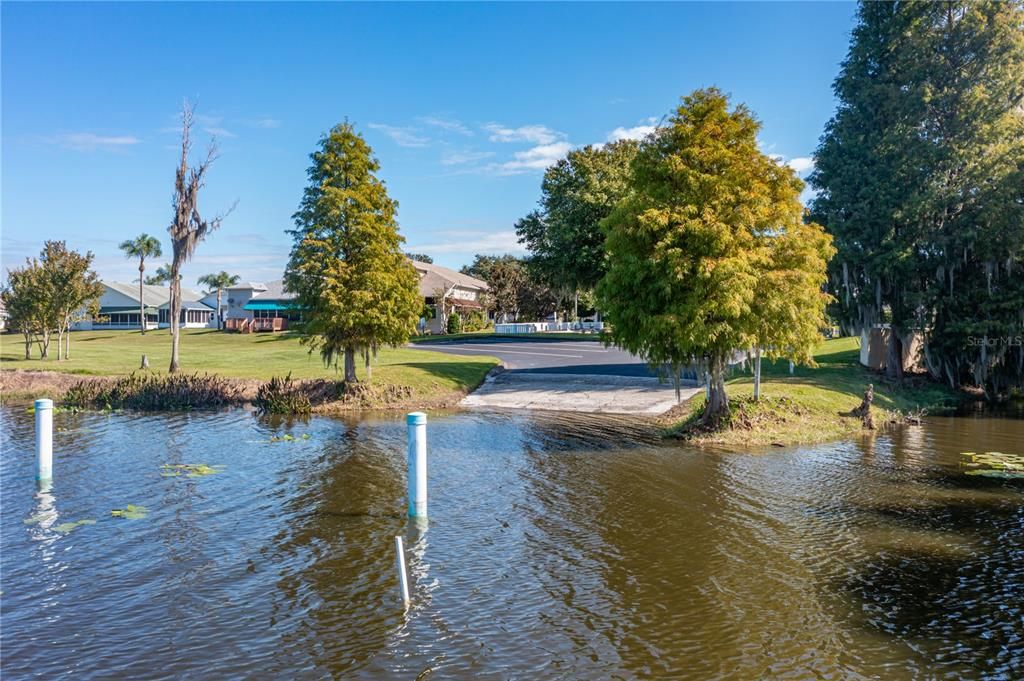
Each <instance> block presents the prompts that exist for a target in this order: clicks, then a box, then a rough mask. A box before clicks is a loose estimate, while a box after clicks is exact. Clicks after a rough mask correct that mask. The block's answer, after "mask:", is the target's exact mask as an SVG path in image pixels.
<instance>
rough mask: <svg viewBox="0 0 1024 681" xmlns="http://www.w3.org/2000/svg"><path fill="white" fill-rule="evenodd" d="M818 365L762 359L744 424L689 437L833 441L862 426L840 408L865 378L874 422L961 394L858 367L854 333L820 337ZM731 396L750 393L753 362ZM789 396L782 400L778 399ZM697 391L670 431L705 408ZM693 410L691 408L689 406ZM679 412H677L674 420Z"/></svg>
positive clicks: (738, 441)
mask: <svg viewBox="0 0 1024 681" xmlns="http://www.w3.org/2000/svg"><path fill="white" fill-rule="evenodd" d="M814 356H815V361H816V362H817V363H818V366H817V367H815V368H811V367H800V366H798V367H796V370H795V372H794V374H793V375H792V376H790V374H789V362H786V361H782V362H774V363H772V362H767V361H762V367H761V374H762V377H761V395H762V397H763V398H765V399H764V401H763V403H762V404H760V405H751V404H747V405H744V408H745V409H746V411H747V413H746V414H745V415H744V419H743V421H744V422H746V423H747V424H748V426H747V427H737V428H732V429H727V430H724V431H722V432H717V433H708V434H701V435H699V436H696V437H694V438H693V439H694V440H696V441H699V442H705V443H709V444H727V445H744V444H771V443H773V442H782V443H785V444H790V443H796V442H817V441H824V440H831V439H835V438H838V437H842V436H844V435H849V434H851V433H856V432H859V431H860V430H861V425H860V421H859V419H856V418H843V417H841V416H839V414H840V413H844V412H849V411H850V410H852V409H853V408H855V407H856V406H857V405H858V404H859V403H860V400H861V398H862V397H863V395H864V390H865V388H866V387H867V385H868V384H869V383H871V384H873V385H874V388H875V399H874V405H875V407H876V409H875V421H876V423H877V424H879V425H881V424H883V423H884V422H885V421H886V420H888V419H891V418H892V417H893V416H894V415H895V413H896V412H901V413H904V414H905V413H908V412H918V411H930V410H936V409H940V408H943V407H948V406H954V405H955V404H956V403H957V402H958V400H959V398H958V396H957V394H956V393H954V392H953V391H951V390H950V389H949V388H947V387H946V386H945V385H943V384H940V383H934V382H931V381H927V380H925V379H922V378H915V379H907V380H905V381H904V383H903V384H902V385H898V384H895V383H890V382H888V381H885V380H884V379H883V377H881V376H880V375H878V374H875V373H872V372H870V371H868V370H867V369H865V368H864V367H862V366H861V365H860V362H859V357H860V346H859V342H858V339H857V338H837V339H835V340H829V341H825V342H823V343H822V344H821V345H820V346H819V347H818V348H817V350H816V351H815V355H814ZM726 391H727V392H728V394H729V398H730V400H733V401H736V400H737V398H739V400H743V399H744V398H750V397H752V396H753V392H754V380H753V372H752V367H751V368H750V369H748V370H746V371H743V370H741V369H736V370H734V373H733V377H732V378H731V379H730V380H729V381H728V382H727V384H726ZM780 398H783V399H785V400H789V402H786V403H780V402H779V399H780ZM703 404H704V397H703V395H700V396H698V397H696V398H694V399H693V400H691V402H690V406H689V407H687V408H686V409H685V410H684V412H685V413H684V414H682V415H683V416H684V417H685V418H684V419H683V420H682V421H679V422H677V423H674V424H673V426H672V428H670V431H671V432H678V431H679V430H680V429H681V428H682V427H683V426H684V424H685V423H687V422H688V421H690V420H691V419H692V418H693V415H694V414H695V413H696V412H697V411H698V410H699V409H701V408H702V407H703ZM690 410H692V411H690ZM679 416H680V414H676V419H678V417H679Z"/></svg>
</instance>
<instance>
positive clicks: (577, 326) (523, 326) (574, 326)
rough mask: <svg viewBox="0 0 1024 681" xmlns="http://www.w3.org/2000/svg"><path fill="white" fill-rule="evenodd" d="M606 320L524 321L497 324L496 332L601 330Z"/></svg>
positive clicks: (495, 326)
mask: <svg viewBox="0 0 1024 681" xmlns="http://www.w3.org/2000/svg"><path fill="white" fill-rule="evenodd" d="M603 328H604V322H524V323H518V324H495V325H494V333H508V334H524V333H546V332H551V331H600V330H601V329H603Z"/></svg>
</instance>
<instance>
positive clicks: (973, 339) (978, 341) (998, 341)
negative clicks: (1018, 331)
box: [967, 336, 1024, 348]
mask: <svg viewBox="0 0 1024 681" xmlns="http://www.w3.org/2000/svg"><path fill="white" fill-rule="evenodd" d="M967 345H968V347H972V348H976V347H981V346H982V345H984V346H986V347H989V348H998V347H1007V346H1008V347H1013V348H1019V347H1021V346H1022V345H1024V336H968V337H967Z"/></svg>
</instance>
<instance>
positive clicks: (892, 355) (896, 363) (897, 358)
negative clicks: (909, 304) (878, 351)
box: [885, 328, 903, 380]
mask: <svg viewBox="0 0 1024 681" xmlns="http://www.w3.org/2000/svg"><path fill="white" fill-rule="evenodd" d="M885 375H886V376H888V377H889V378H895V379H896V380H903V339H902V338H900V335H899V334H898V333H897V332H896V329H894V328H890V329H889V343H888V346H887V348H886V358H885Z"/></svg>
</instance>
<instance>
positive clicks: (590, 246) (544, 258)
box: [516, 140, 638, 307]
mask: <svg viewBox="0 0 1024 681" xmlns="http://www.w3.org/2000/svg"><path fill="white" fill-rule="evenodd" d="M637 148H638V143H637V142H636V141H633V140H621V141H618V142H613V143H611V144H606V145H603V146H586V147H583V148H582V149H574V150H573V151H570V152H569V153H568V154H567V155H566V157H565V158H564V159H561V160H560V161H558V162H557V163H556V164H555V165H553V166H551V167H550V168H548V169H547V170H546V171H545V173H544V179H543V181H542V182H541V198H540V206H539V208H538V209H537V210H535V211H533V212H531V213H530V214H528V215H527V216H526V217H524V218H522V219H521V220H519V221H518V222H517V223H516V234H517V235H518V237H519V242H520V243H522V244H525V245H526V247H527V248H528V249H529V251H530V258H529V267H530V269H531V271H532V273H533V274H534V276H535V277H536V278H537V279H539V280H540V281H542V282H543V283H545V284H547V285H548V286H549V287H550V288H552V289H553V290H555V291H557V292H558V293H559V294H560V295H561V296H562V298H563V299H566V300H570V299H571V300H573V301H575V299H576V297H577V295H578V294H579V292H581V291H591V290H593V288H594V286H596V285H597V282H598V281H600V279H601V277H602V276H603V275H604V267H605V266H604V233H603V232H602V231H601V227H600V223H601V220H603V219H604V218H606V217H608V215H610V214H611V212H612V210H613V209H614V208H615V206H616V205H617V204H618V203H619V202H620V201H621V200H622V199H623V198H625V196H626V195H627V194H628V192H629V164H630V162H631V161H632V160H633V158H634V157H635V156H636V151H637ZM574 307H575V306H574Z"/></svg>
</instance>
